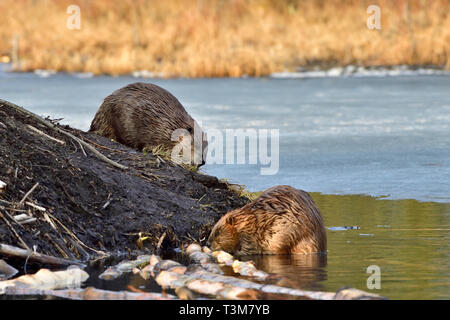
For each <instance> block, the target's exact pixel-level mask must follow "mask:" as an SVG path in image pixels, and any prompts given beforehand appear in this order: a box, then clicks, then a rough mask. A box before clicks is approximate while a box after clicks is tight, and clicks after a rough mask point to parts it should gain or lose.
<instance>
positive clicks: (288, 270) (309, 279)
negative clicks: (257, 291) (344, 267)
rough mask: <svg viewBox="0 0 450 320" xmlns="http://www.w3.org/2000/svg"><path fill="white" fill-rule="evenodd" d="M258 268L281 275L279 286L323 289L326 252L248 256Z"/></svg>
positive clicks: (325, 276)
mask: <svg viewBox="0 0 450 320" xmlns="http://www.w3.org/2000/svg"><path fill="white" fill-rule="evenodd" d="M242 260H245V261H248V260H252V261H253V262H255V264H256V266H257V268H259V269H261V270H264V271H266V272H269V273H273V274H276V275H278V276H280V277H281V279H280V280H278V281H277V282H276V284H277V285H279V286H284V287H290V288H299V289H306V288H307V289H310V290H323V286H322V285H321V282H322V281H324V280H326V279H327V273H326V269H325V267H326V265H327V255H326V254H309V255H267V256H248V257H245V258H242Z"/></svg>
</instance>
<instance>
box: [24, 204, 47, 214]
mask: <svg viewBox="0 0 450 320" xmlns="http://www.w3.org/2000/svg"><path fill="white" fill-rule="evenodd" d="M25 204H26V205H27V206H30V207H32V208H34V209H36V210H38V211H41V212H45V211H46V209H45V208H43V207H40V206H37V205H35V204H34V203H31V202H29V201H27V202H25Z"/></svg>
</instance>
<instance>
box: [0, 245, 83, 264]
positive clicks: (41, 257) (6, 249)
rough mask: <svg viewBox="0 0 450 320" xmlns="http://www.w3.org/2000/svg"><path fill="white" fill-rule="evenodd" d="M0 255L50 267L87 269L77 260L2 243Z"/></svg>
mask: <svg viewBox="0 0 450 320" xmlns="http://www.w3.org/2000/svg"><path fill="white" fill-rule="evenodd" d="M0 253H1V254H4V255H8V256H13V257H19V258H24V259H27V258H29V259H30V260H33V261H36V262H41V263H45V264H50V265H57V266H68V265H72V264H75V265H78V266H81V267H83V268H84V267H85V265H84V264H82V263H81V262H79V261H76V260H67V259H62V258H57V257H53V256H48V255H46V254H41V253H37V252H33V251H31V250H30V249H28V250H24V249H21V248H18V247H14V246H10V245H8V244H4V243H0Z"/></svg>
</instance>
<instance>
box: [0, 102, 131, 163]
mask: <svg viewBox="0 0 450 320" xmlns="http://www.w3.org/2000/svg"><path fill="white" fill-rule="evenodd" d="M0 104H3V105H6V106H8V107H10V108H13V109H15V110H17V111H20V112H22V113H24V114H26V115H28V116H30V117H32V118H33V119H35V120H37V121H39V122H40V123H42V124H44V125H45V126H47V127H49V128H50V129H53V130H55V131H56V132H59V133H61V134H63V135H66V136H68V137H70V138H72V139H73V140H75V141H77V142H78V143H80V144H82V145H83V146H85V147H86V148H87V149H89V150H91V151H92V152H93V153H94V155H95V156H97V157H98V158H99V159H101V160H103V161H105V162H106V163H109V164H110V165H112V166H114V167H117V168H119V169H122V170H127V169H128V167H126V166H123V165H121V164H119V163H117V162H115V161H113V160H111V159H109V158H107V157H105V156H104V155H103V154H101V153H100V152H98V151H97V149H95V148H94V147H93V146H91V145H90V144H88V143H86V142H84V141H83V140H81V139H80V138H77V137H75V136H74V135H73V134H71V133H69V132H67V131H64V130H62V129H61V128H59V127H57V126H56V125H55V124H53V123H51V122H49V121H46V120H44V119H43V118H41V117H40V116H38V115H36V114H34V113H33V112H30V111H28V110H25V109H24V108H22V107H19V106H18V105H16V104H14V103H11V102H8V101H5V100H3V99H0Z"/></svg>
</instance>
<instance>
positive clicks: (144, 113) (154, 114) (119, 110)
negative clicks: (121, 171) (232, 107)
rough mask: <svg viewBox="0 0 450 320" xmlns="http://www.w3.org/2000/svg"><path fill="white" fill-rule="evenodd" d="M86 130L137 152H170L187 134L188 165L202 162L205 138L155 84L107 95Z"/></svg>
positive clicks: (131, 86)
mask: <svg viewBox="0 0 450 320" xmlns="http://www.w3.org/2000/svg"><path fill="white" fill-rule="evenodd" d="M177 129H183V130H181V131H176V132H175V133H176V134H177V137H176V138H175V139H174V138H173V136H172V134H173V133H174V131H175V130H177ZM194 129H195V130H194ZM89 131H91V132H94V133H97V134H99V135H101V136H105V137H107V138H110V139H114V140H116V141H118V142H120V143H122V144H124V145H127V146H129V147H131V148H135V149H138V150H143V149H144V148H145V149H148V150H151V149H153V148H154V147H156V146H161V145H162V146H164V147H166V148H167V150H169V149H170V150H172V149H173V148H174V147H175V146H176V145H177V144H179V143H180V141H182V140H183V139H184V137H186V136H187V135H190V136H191V139H186V140H184V141H188V143H189V144H190V145H188V147H190V148H189V149H190V151H191V153H190V154H188V155H187V159H188V161H187V162H190V163H191V164H195V165H198V166H201V165H203V164H204V163H205V159H206V150H207V141H206V135H205V134H204V133H203V132H202V131H201V129H200V127H199V126H198V124H197V123H196V122H195V120H194V119H192V117H191V116H190V115H189V114H188V113H187V112H186V110H185V109H184V107H183V105H182V104H181V103H180V102H179V101H178V99H177V98H175V97H174V96H173V95H172V94H171V93H170V92H168V91H167V90H165V89H163V88H161V87H159V86H157V85H154V84H150V83H143V82H137V83H132V84H129V85H127V86H125V87H123V88H121V89H118V90H116V91H114V92H113V93H112V94H111V95H109V96H107V97H106V98H105V100H104V101H103V103H102V105H101V106H100V108H99V109H98V111H97V113H96V115H95V117H94V120H92V123H91V127H90V130H89ZM179 132H184V133H185V134H184V135H180V134H179ZM180 137H181V138H180ZM180 150H181V149H180ZM183 156H184V157H186V155H183ZM184 159H186V158H184Z"/></svg>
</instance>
